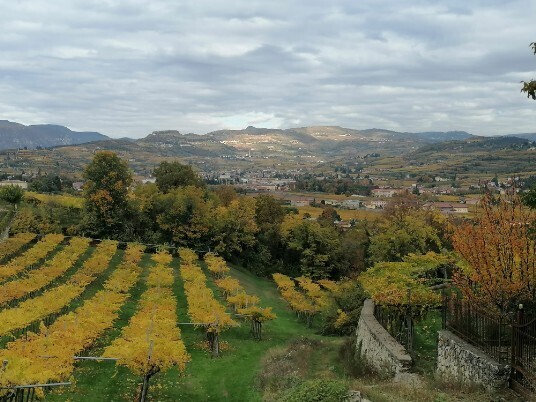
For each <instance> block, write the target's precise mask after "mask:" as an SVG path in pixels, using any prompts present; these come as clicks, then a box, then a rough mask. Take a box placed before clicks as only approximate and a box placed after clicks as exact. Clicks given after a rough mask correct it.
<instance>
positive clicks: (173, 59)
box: [0, 0, 536, 137]
mask: <svg viewBox="0 0 536 402" xmlns="http://www.w3.org/2000/svg"><path fill="white" fill-rule="evenodd" d="M0 6H1V12H0V26H1V27H2V29H1V30H0V119H7V120H11V121H17V122H20V123H23V124H38V123H56V124H61V125H66V126H68V127H70V128H71V129H74V130H86V131H100V132H102V133H104V134H108V135H111V136H114V137H119V136H130V137H141V136H145V135H147V134H149V133H150V132H152V131H154V130H162V129H177V130H179V131H181V132H195V133H200V134H201V133H206V132H209V131H211V130H216V129H221V128H243V127H246V126H248V125H254V126H257V127H274V128H275V127H283V128H287V127H296V126H306V125H318V124H322V125H341V126H344V127H350V128H357V129H364V128H372V127H379V128H386V129H393V130H399V131H428V130H438V131H439V130H466V131H469V132H472V133H474V134H483V135H496V134H503V133H515V132H535V131H536V128H535V126H534V122H535V121H536V102H534V101H532V100H529V99H527V98H526V97H525V96H524V95H523V94H521V93H520V92H519V90H520V84H519V82H520V81H521V80H529V79H532V78H536V56H534V55H532V52H531V49H530V48H529V43H530V42H533V41H535V40H536V29H535V26H536V25H535V24H536V22H535V20H534V16H535V15H536V2H535V1H533V0H525V1H515V0H513V1H504V0H500V1H497V0H486V1H484V0H481V1H479V0H471V1H467V0H463V1H462V0H452V1H433V0H430V1H425V0H413V1H411V2H409V1H401V0H359V1H357V0H339V1H337V0H333V1H327V0H325V1H317V0H285V1H282V0H272V1H266V0H265V1H260V0H234V1H232V0H227V1H223V0H219V1H218V0H212V1H207V0H195V1H179V0H167V1H164V0H128V1H127V0H123V1H116V0H83V1H81V0H11V1H7V0H0Z"/></svg>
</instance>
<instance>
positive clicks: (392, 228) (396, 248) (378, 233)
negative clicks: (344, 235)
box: [369, 210, 442, 263]
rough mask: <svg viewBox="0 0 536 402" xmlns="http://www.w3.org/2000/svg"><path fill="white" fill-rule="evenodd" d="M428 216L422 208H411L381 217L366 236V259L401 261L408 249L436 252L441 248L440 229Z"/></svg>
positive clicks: (408, 251)
mask: <svg viewBox="0 0 536 402" xmlns="http://www.w3.org/2000/svg"><path fill="white" fill-rule="evenodd" d="M398 212H400V210H399V211H398ZM429 219H430V216H429V215H428V214H427V213H426V212H425V211H411V210H408V211H406V213H404V214H400V215H398V216H397V215H396V214H391V215H390V216H389V218H388V219H384V220H383V221H382V222H380V223H379V224H378V226H377V228H376V229H375V230H374V233H373V234H372V235H371V237H370V246H369V255H370V262H371V263H376V262H382V261H402V260H403V258H404V256H406V255H407V254H410V253H417V254H425V253H427V252H428V251H435V252H439V251H440V250H441V248H442V242H441V238H440V232H439V231H438V230H437V228H436V227H434V226H433V225H432V224H430V221H429Z"/></svg>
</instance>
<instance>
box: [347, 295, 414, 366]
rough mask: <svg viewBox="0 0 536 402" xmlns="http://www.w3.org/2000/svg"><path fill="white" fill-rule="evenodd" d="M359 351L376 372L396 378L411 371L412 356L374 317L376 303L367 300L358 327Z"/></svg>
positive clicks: (357, 351)
mask: <svg viewBox="0 0 536 402" xmlns="http://www.w3.org/2000/svg"><path fill="white" fill-rule="evenodd" d="M356 335H357V343H356V345H357V350H356V353H359V354H360V356H361V358H363V359H364V360H365V361H366V362H367V363H368V364H369V365H370V366H371V367H372V368H373V369H374V370H375V371H378V372H380V373H382V374H385V375H389V376H396V375H398V374H400V373H402V372H406V371H408V370H409V368H410V367H411V364H412V359H411V356H410V355H409V354H408V353H407V352H406V349H405V348H404V347H403V346H402V345H401V344H399V343H398V342H397V341H396V340H395V339H394V338H393V337H392V336H391V335H390V334H389V333H388V332H387V331H386V330H385V328H383V327H382V326H381V324H380V323H379V322H378V321H377V320H376V318H375V317H374V303H373V302H372V300H365V304H364V305H363V309H362V310H361V317H360V318H359V323H358V325H357V331H356Z"/></svg>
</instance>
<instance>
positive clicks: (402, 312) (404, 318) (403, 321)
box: [374, 304, 414, 353]
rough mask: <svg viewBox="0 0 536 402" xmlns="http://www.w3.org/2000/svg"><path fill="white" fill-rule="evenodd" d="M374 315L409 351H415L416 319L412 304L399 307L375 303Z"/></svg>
mask: <svg viewBox="0 0 536 402" xmlns="http://www.w3.org/2000/svg"><path fill="white" fill-rule="evenodd" d="M374 317H375V318H376V320H378V322H379V323H380V325H381V326H382V327H384V328H385V329H386V331H387V332H389V334H390V335H391V336H392V337H393V338H395V339H396V341H397V342H398V343H400V344H401V345H403V346H404V347H405V348H406V350H407V351H408V352H409V353H411V352H412V351H413V329H414V319H413V314H412V311H411V306H406V307H404V308H403V309H399V308H394V307H389V306H382V305H379V304H375V305H374Z"/></svg>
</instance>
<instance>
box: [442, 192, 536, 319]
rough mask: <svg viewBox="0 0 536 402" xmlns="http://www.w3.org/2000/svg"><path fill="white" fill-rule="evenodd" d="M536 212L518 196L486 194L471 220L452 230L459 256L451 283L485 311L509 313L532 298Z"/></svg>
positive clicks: (535, 296) (535, 291)
mask: <svg viewBox="0 0 536 402" xmlns="http://www.w3.org/2000/svg"><path fill="white" fill-rule="evenodd" d="M535 216H536V215H535V211H534V210H530V209H527V208H525V207H524V206H523V205H522V203H521V200H520V199H519V197H518V196H517V195H516V196H512V197H511V199H499V200H495V199H493V198H492V197H491V196H490V195H487V196H486V197H485V198H484V199H483V200H482V202H481V207H480V210H479V212H478V216H477V218H476V219H475V221H474V222H464V223H462V224H461V225H459V226H458V227H456V228H455V230H454V232H453V235H452V241H453V245H454V249H455V250H456V251H457V252H458V253H459V254H460V255H461V256H462V257H463V259H464V261H463V263H462V264H461V267H460V269H459V270H458V271H457V272H455V275H454V281H455V283H456V286H457V287H458V288H459V289H460V290H461V292H462V294H463V295H464V296H465V297H466V298H467V299H469V300H470V301H471V302H474V303H476V304H478V305H480V306H481V307H483V308H486V309H488V310H489V311H492V312H496V313H498V314H501V315H508V314H510V313H512V312H513V311H515V310H516V308H517V306H518V304H519V303H524V304H531V303H534V300H536V241H535V239H534V238H533V237H532V236H531V234H530V227H531V226H530V224H531V223H532V222H534V220H535Z"/></svg>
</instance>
